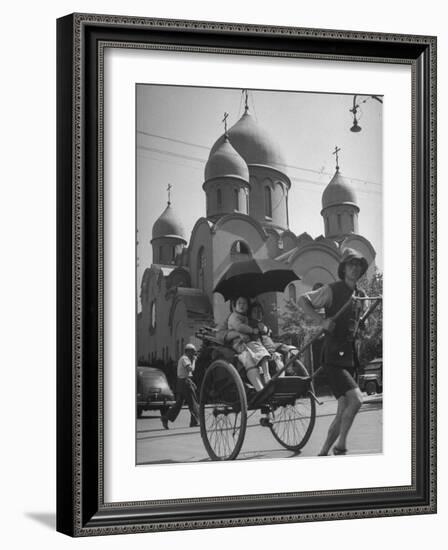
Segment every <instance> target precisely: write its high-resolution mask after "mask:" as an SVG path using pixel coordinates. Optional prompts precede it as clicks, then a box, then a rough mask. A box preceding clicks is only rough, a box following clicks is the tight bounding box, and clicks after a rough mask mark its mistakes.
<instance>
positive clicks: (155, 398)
mask: <svg viewBox="0 0 448 550" xmlns="http://www.w3.org/2000/svg"><path fill="white" fill-rule="evenodd" d="M174 401H175V399H174V394H173V392H172V391H171V388H170V386H169V384H168V381H167V379H166V376H165V374H164V373H163V371H161V370H160V369H156V368H155V367H142V366H138V367H137V418H140V417H141V416H142V413H143V411H160V414H161V415H163V414H165V413H166V412H167V410H168V408H169V407H170V406H171V405H172V404H173V403H174Z"/></svg>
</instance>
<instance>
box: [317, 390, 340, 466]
mask: <svg viewBox="0 0 448 550" xmlns="http://www.w3.org/2000/svg"><path fill="white" fill-rule="evenodd" d="M346 406H347V399H346V397H345V395H342V396H341V397H340V398H339V399H338V410H337V412H336V416H335V417H334V419H333V422H332V423H331V424H330V427H329V428H328V434H327V439H326V440H325V443H324V444H323V446H322V449H321V451H320V453H319V455H318V456H327V454H328V453H329V452H330V449H331V446H332V445H333V443H334V442H335V441H336V439H337V438H338V437H339V433H340V430H341V420H342V416H343V414H344V411H345V408H346Z"/></svg>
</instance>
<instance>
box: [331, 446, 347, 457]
mask: <svg viewBox="0 0 448 550" xmlns="http://www.w3.org/2000/svg"><path fill="white" fill-rule="evenodd" d="M333 454H334V455H336V456H338V455H346V454H347V449H341V448H340V447H333Z"/></svg>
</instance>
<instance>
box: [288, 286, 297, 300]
mask: <svg viewBox="0 0 448 550" xmlns="http://www.w3.org/2000/svg"><path fill="white" fill-rule="evenodd" d="M288 299H289V300H290V301H291V302H294V303H295V302H296V301H297V291H296V287H295V285H293V284H290V285H289V286H288Z"/></svg>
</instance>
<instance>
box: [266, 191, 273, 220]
mask: <svg viewBox="0 0 448 550" xmlns="http://www.w3.org/2000/svg"><path fill="white" fill-rule="evenodd" d="M264 213H265V216H266V217H268V218H272V192H271V188H270V187H265V188H264Z"/></svg>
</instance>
